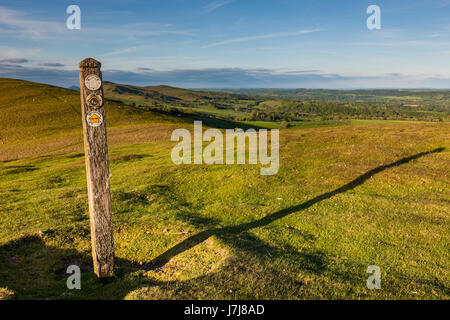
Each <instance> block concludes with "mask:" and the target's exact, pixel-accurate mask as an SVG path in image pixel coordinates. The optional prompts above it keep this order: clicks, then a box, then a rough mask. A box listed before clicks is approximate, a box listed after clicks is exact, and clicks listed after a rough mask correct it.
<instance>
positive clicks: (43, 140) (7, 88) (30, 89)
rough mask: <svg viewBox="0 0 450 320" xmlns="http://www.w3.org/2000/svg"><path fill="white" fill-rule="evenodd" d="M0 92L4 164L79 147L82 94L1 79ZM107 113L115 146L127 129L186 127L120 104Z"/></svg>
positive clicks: (171, 118)
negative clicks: (6, 161) (10, 160)
mask: <svg viewBox="0 0 450 320" xmlns="http://www.w3.org/2000/svg"><path fill="white" fill-rule="evenodd" d="M0 92H1V94H0V150H1V153H0V160H8V159H16V158H21V157H23V156H38V155H41V154H46V153H48V152H50V153H52V152H63V151H69V150H75V149H77V148H79V147H80V146H81V143H82V137H83V136H82V131H81V107H80V96H79V92H78V91H74V90H69V89H64V88H60V87H55V86H50V85H46V84H39V83H33V82H29V81H24V80H16V79H5V78H0ZM105 108H106V113H107V119H106V121H107V126H108V129H109V130H110V131H111V139H112V141H114V142H115V141H116V137H117V136H120V135H122V133H123V132H126V130H127V129H126V128H127V127H141V128H142V129H143V130H141V131H142V132H145V131H146V130H144V129H145V127H146V126H147V127H149V126H150V127H152V126H153V127H155V126H158V125H174V124H177V123H182V122H183V121H182V120H181V119H179V118H177V117H174V116H170V115H164V114H161V113H158V112H153V111H148V110H142V109H138V108H133V107H132V106H129V105H126V104H124V103H121V102H117V101H111V100H108V101H106V104H105ZM128 130H129V129H128ZM142 132H141V133H139V134H136V135H134V139H137V138H136V137H139V136H142V135H143V133H142ZM130 136H132V135H130ZM156 136H157V135H155V137H156ZM146 138H148V137H146ZM123 139H125V138H124V137H123ZM131 139H133V138H131ZM119 140H122V138H120V139H119ZM125 141H127V139H125ZM127 142H129V141H127Z"/></svg>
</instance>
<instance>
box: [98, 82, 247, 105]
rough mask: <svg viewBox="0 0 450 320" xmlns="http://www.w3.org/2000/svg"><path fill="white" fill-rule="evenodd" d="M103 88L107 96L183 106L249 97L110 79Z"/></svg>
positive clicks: (144, 102)
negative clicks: (123, 82)
mask: <svg viewBox="0 0 450 320" xmlns="http://www.w3.org/2000/svg"><path fill="white" fill-rule="evenodd" d="M103 90H104V94H105V96H106V97H108V98H111V99H117V100H123V101H133V102H135V103H138V104H139V103H142V104H145V105H155V104H178V105H181V106H189V105H193V104H194V105H195V104H204V103H210V102H214V101H217V102H226V101H236V100H239V99H247V97H246V96H245V95H238V94H231V93H226V92H212V91H196V90H188V89H182V88H176V87H171V86H164V85H160V86H146V87H139V86H133V85H126V84H117V83H112V82H108V81H105V82H104V83H103Z"/></svg>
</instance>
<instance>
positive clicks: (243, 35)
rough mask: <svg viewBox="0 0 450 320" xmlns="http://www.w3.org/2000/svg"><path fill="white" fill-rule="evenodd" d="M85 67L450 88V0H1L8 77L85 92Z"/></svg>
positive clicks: (153, 80) (181, 80)
mask: <svg viewBox="0 0 450 320" xmlns="http://www.w3.org/2000/svg"><path fill="white" fill-rule="evenodd" d="M70 5H78V6H79V8H80V10H81V29H79V30H77V29H74V30H70V29H68V28H67V25H66V20H67V19H68V18H69V16H70V14H68V13H67V12H66V10H67V7H68V6H70ZM370 5H378V6H379V8H380V10H381V11H380V12H381V28H380V29H374V30H369V28H368V27H367V25H366V21H367V19H368V18H369V16H370V14H367V12H366V10H367V8H368V6H370ZM87 57H92V58H95V59H97V60H99V61H100V62H101V63H102V72H103V78H104V80H107V81H112V82H117V83H126V84H134V85H159V84H166V85H172V86H178V87H185V88H337V89H350V88H450V0H414V1H412V0H385V1H383V0H370V1H366V0H340V1H337V0H209V1H208V0H161V1H160V0H142V1H141V0H127V1H119V0H96V1H93V0H81V1H65V0H58V1H55V0H53V1H48V0H40V1H35V0H33V1H32V0H26V1H25V0H14V1H11V0H8V1H4V0H0V77H7V78H19V79H25V80H30V81H36V82H43V83H49V84H53V85H58V86H63V87H69V86H72V85H78V82H79V81H78V62H79V61H81V60H82V59H84V58H87Z"/></svg>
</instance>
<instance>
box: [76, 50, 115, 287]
mask: <svg viewBox="0 0 450 320" xmlns="http://www.w3.org/2000/svg"><path fill="white" fill-rule="evenodd" d="M79 67H80V96H81V111H82V118H83V132H84V152H85V157H86V176H87V188H88V198H89V216H90V221H91V240H92V258H93V261H94V272H95V274H96V275H97V277H98V278H102V279H104V278H112V277H113V276H114V238H113V226H112V214H111V196H110V190H109V178H110V174H109V166H108V144H107V140H106V125H105V108H104V105H103V87H102V74H101V72H100V67H101V64H100V62H98V61H96V60H94V59H92V58H87V59H84V60H83V61H81V62H80V64H79Z"/></svg>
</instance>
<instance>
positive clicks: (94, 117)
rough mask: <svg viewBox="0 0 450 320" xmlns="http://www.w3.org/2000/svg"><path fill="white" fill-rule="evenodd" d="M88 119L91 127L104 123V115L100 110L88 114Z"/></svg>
mask: <svg viewBox="0 0 450 320" xmlns="http://www.w3.org/2000/svg"><path fill="white" fill-rule="evenodd" d="M86 120H87V123H88V125H90V126H91V127H98V126H100V125H101V124H102V123H103V116H102V115H101V114H100V112H97V111H91V112H89V113H88V115H87V116H86Z"/></svg>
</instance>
